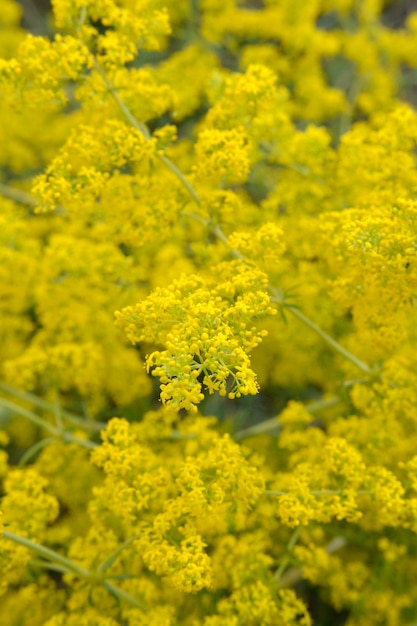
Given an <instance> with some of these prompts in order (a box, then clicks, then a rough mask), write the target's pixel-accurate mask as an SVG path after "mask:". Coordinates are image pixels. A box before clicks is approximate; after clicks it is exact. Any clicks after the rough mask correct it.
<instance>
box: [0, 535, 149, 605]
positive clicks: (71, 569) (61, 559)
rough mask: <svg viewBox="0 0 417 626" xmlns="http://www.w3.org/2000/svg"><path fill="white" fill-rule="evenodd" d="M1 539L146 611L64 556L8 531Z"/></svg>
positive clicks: (137, 602)
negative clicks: (97, 584)
mask: <svg viewBox="0 0 417 626" xmlns="http://www.w3.org/2000/svg"><path fill="white" fill-rule="evenodd" d="M3 538H4V539H8V540H9V541H12V542H13V543H16V544H18V545H20V546H23V547H25V548H28V549H29V550H32V551H33V552H35V553H36V554H38V555H39V556H41V557H42V558H44V559H47V560H48V561H51V562H52V567H51V569H55V570H56V569H57V567H56V566H58V568H59V569H58V571H62V572H65V573H71V574H74V575H75V576H78V577H79V578H84V579H85V580H88V581H91V582H92V583H97V582H101V583H102V584H103V585H104V586H105V587H106V589H107V590H108V591H109V592H110V593H111V594H112V595H113V596H116V597H117V598H119V600H126V602H128V603H129V604H132V605H133V606H136V607H137V608H139V609H142V611H147V607H145V606H144V605H142V604H141V603H140V602H139V601H138V600H136V598H134V597H133V596H131V595H130V594H129V593H127V592H126V591H124V590H123V589H120V587H116V585H113V584H112V583H110V582H109V581H108V580H106V578H102V577H100V576H98V574H97V573H95V572H90V571H89V570H88V569H85V568H84V567H81V566H80V565H77V564H76V563H74V562H73V561H70V559H67V558H66V557H65V556H62V555H61V554H59V553H58V552H55V550H51V549H50V548H47V547H45V546H42V545H41V544H39V543H35V542H34V541H31V540H30V539H26V537H21V536H20V535H16V534H15V533H12V532H10V531H9V530H4V531H3ZM35 563H36V560H35ZM41 566H42V567H47V566H48V564H47V563H46V562H42V565H41Z"/></svg>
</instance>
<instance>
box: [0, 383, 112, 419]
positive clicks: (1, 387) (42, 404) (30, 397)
mask: <svg viewBox="0 0 417 626" xmlns="http://www.w3.org/2000/svg"><path fill="white" fill-rule="evenodd" d="M0 391H4V392H5V393H8V394H10V395H11V396H15V397H16V398H20V399H21V400H25V401H26V402H30V403H31V404H34V405H35V406H38V407H39V408H40V409H45V410H46V411H50V412H51V413H53V412H54V410H55V408H54V405H53V404H50V403H49V402H46V401H45V400H42V398H39V397H38V396H35V394H33V393H30V392H29V391H21V390H20V389H16V388H15V387H12V386H11V385H7V384H6V383H0ZM61 415H62V417H63V418H64V419H66V420H68V421H69V422H72V423H73V424H76V425H77V426H81V427H82V428H84V429H86V430H95V431H100V430H103V429H104V428H106V425H107V424H105V423H104V422H89V421H86V420H85V419H83V418H82V417H78V416H77V415H74V414H73V413H70V412H69V411H65V410H64V409H61Z"/></svg>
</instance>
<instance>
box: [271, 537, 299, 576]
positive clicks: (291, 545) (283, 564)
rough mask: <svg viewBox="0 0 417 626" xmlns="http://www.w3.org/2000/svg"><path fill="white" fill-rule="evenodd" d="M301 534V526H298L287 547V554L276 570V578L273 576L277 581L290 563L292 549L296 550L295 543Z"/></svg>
mask: <svg viewBox="0 0 417 626" xmlns="http://www.w3.org/2000/svg"><path fill="white" fill-rule="evenodd" d="M299 535H300V527H298V528H296V529H295V531H294V532H293V533H292V535H291V538H290V540H289V542H288V545H287V549H286V556H285V557H284V558H283V559H282V561H281V564H280V566H279V568H278V569H277V571H276V572H275V574H274V578H273V579H274V580H276V581H278V580H280V578H281V576H282V575H283V573H284V571H285V569H286V567H287V565H288V563H289V562H290V556H291V553H292V551H293V550H294V546H295V544H296V543H297V541H298V537H299Z"/></svg>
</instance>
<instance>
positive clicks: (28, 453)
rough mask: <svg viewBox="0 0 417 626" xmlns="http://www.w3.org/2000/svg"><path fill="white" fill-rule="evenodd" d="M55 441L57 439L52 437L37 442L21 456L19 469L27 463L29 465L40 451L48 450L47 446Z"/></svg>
mask: <svg viewBox="0 0 417 626" xmlns="http://www.w3.org/2000/svg"><path fill="white" fill-rule="evenodd" d="M55 441H56V439H55V438H52V437H47V438H46V439H41V440H40V441H37V442H36V443H35V444H33V446H31V447H30V448H29V449H28V450H26V452H25V453H24V454H23V455H22V456H21V458H20V459H19V463H18V465H19V467H24V466H25V465H26V463H28V461H30V459H31V458H32V457H34V456H35V455H36V454H37V453H38V452H39V451H40V450H42V449H43V448H46V446H49V445H50V444H51V443H54V442H55Z"/></svg>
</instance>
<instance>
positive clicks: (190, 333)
mask: <svg viewBox="0 0 417 626" xmlns="http://www.w3.org/2000/svg"><path fill="white" fill-rule="evenodd" d="M215 273H216V274H217V280H216V282H214V281H213V282H212V283H211V284H210V282H208V281H207V279H203V277H202V276H201V277H199V276H183V277H182V278H180V279H178V280H177V281H175V282H174V283H173V284H172V285H171V286H170V287H168V288H158V289H156V290H155V291H154V292H153V293H152V294H151V295H150V296H148V298H147V299H146V300H144V301H142V302H139V303H138V304H137V305H136V306H134V307H126V308H125V309H123V310H122V311H120V312H117V313H116V321H117V324H118V325H119V326H121V327H122V328H123V329H124V330H125V332H126V335H127V337H128V339H130V341H131V342H132V343H137V342H144V341H146V342H148V343H156V344H163V345H164V347H165V350H164V351H156V352H152V353H151V354H150V355H148V356H147V357H146V365H147V368H148V370H149V369H151V368H154V369H153V371H152V374H153V375H154V376H158V377H159V378H160V380H161V383H162V384H161V400H162V402H163V403H164V404H169V405H171V406H173V407H175V408H177V409H180V408H185V409H187V410H196V405H197V404H199V403H200V402H201V401H202V400H203V399H204V394H203V393H202V390H203V389H207V390H208V392H209V393H210V394H211V393H214V391H219V392H220V395H223V396H224V395H226V393H228V395H229V398H234V397H240V396H241V395H247V394H254V393H256V392H257V389H258V387H257V383H256V376H255V374H254V372H253V371H252V370H251V369H250V360H249V353H250V352H251V350H253V348H255V347H256V346H257V345H258V344H259V343H260V342H261V339H262V337H263V336H264V331H259V330H258V329H257V328H256V326H253V323H254V320H255V319H257V318H260V317H261V316H263V315H266V314H271V313H274V310H273V309H272V308H271V306H270V304H269V297H268V295H267V293H266V289H267V282H266V281H267V279H266V276H265V274H263V273H262V272H261V271H259V270H256V269H255V268H250V267H249V266H247V265H244V264H242V263H241V262H240V261H235V262H233V263H227V264H226V263H224V264H222V265H219V266H217V268H216V270H215ZM229 376H231V377H232V385H231V387H230V390H229V391H227V381H228V378H229Z"/></svg>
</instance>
